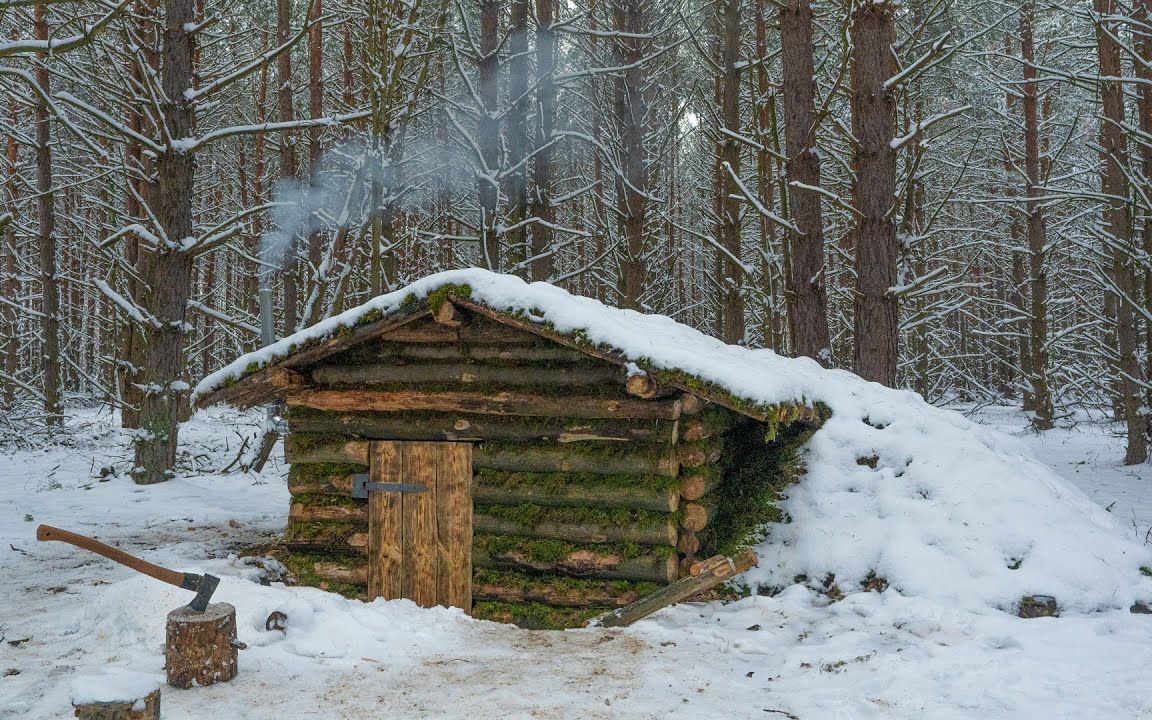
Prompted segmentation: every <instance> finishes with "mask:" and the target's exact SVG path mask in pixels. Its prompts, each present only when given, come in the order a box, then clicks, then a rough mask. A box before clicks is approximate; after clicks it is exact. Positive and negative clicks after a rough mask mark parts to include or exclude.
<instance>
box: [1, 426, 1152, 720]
mask: <svg viewBox="0 0 1152 720" xmlns="http://www.w3.org/2000/svg"><path fill="white" fill-rule="evenodd" d="M977 418H978V419H979V420H980V421H982V422H984V423H987V424H990V425H995V426H997V427H998V428H999V429H1000V430H1003V431H1006V432H1008V433H1010V434H1016V435H1017V436H1018V440H1019V441H1021V442H1022V443H1023V445H1025V446H1029V447H1030V448H1031V449H1032V451H1033V453H1034V454H1036V455H1037V456H1038V457H1040V458H1041V459H1043V460H1044V461H1046V462H1048V463H1049V464H1051V465H1053V466H1054V467H1055V468H1056V470H1057V471H1058V472H1059V473H1060V475H1062V476H1063V477H1064V478H1066V479H1068V480H1070V481H1072V482H1073V483H1075V484H1076V485H1078V486H1079V487H1080V488H1081V489H1083V490H1084V491H1085V492H1086V493H1087V494H1088V496H1090V497H1091V498H1092V499H1093V500H1094V501H1095V502H1096V503H1098V504H1099V505H1101V506H1103V507H1110V511H1111V513H1112V514H1113V515H1114V516H1115V517H1116V518H1117V519H1118V520H1120V521H1121V522H1120V526H1119V528H1114V527H1103V526H1101V528H1100V529H1099V531H1100V532H1108V533H1124V534H1126V535H1129V537H1130V538H1131V539H1139V541H1140V542H1141V543H1143V536H1144V534H1145V533H1146V532H1147V529H1148V527H1149V526H1150V525H1152V469H1150V468H1149V467H1147V466H1144V467H1140V468H1135V469H1124V468H1122V467H1121V466H1120V465H1119V464H1118V462H1117V459H1118V458H1119V457H1120V456H1121V445H1120V441H1119V439H1118V438H1116V437H1114V436H1113V435H1112V434H1111V429H1110V428H1108V427H1104V426H1100V425H1092V424H1081V425H1079V426H1078V427H1077V428H1076V429H1073V430H1057V431H1053V432H1051V433H1048V434H1047V435H1046V436H1044V437H1042V438H1039V437H1037V436H1035V435H1032V434H1030V433H1027V432H1025V431H1023V428H1024V425H1025V421H1024V418H1023V416H1022V415H1020V414H1019V413H1017V412H1015V411H1013V410H1010V409H1001V408H993V409H985V410H983V411H981V412H980V413H979V414H978V415H977ZM258 421H259V417H258V414H246V415H244V414H238V413H234V412H229V411H213V412H210V413H200V414H199V415H198V416H197V417H196V418H195V419H194V420H193V421H192V422H191V423H189V425H188V426H187V427H186V428H185V433H184V438H185V446H184V447H185V452H184V454H183V456H182V460H181V462H182V466H183V467H184V470H183V471H182V472H181V474H180V476H179V477H178V478H177V479H175V480H173V481H171V482H169V483H166V484H163V485H160V486H154V487H147V488H141V487H137V486H134V485H133V484H132V483H131V481H130V480H128V479H127V478H125V477H124V474H123V471H124V470H125V469H127V467H128V460H129V457H130V455H129V448H128V444H127V440H126V439H125V438H124V437H123V436H122V435H121V434H120V433H119V432H118V431H116V430H114V429H113V425H112V423H111V422H110V420H109V419H108V418H107V417H106V416H105V417H101V416H98V415H96V414H94V413H92V412H78V413H75V414H74V416H73V417H72V418H71V419H70V421H69V431H68V432H66V433H61V436H62V437H66V438H68V444H67V445H63V446H57V447H53V448H49V449H46V450H4V449H3V448H0V547H2V548H3V550H2V552H3V556H2V557H3V560H2V561H0V573H2V575H3V577H2V578H0V635H2V636H3V641H2V642H0V675H2V677H0V717H5V718H7V717H11V718H28V719H29V720H41V719H49V718H51V719H55V718H66V717H70V716H71V708H70V704H69V695H70V688H71V686H72V681H73V680H75V679H76V678H77V677H82V676H87V675H93V674H97V673H99V672H101V671H102V670H103V669H104V668H108V667H115V668H130V669H133V670H139V671H142V672H148V673H157V672H160V671H161V668H162V665H163V657H162V643H163V634H164V633H163V627H164V619H165V615H166V614H167V612H168V611H169V610H171V609H174V608H176V607H178V606H180V605H182V604H184V603H186V602H187V600H188V599H189V593H187V592H185V591H181V590H178V589H176V588H171V587H167V586H164V585H161V584H160V583H157V582H156V581H154V580H151V579H149V578H145V577H142V576H139V575H136V574H135V573H132V572H131V571H129V570H126V569H123V568H120V567H118V566H116V565H113V564H112V563H109V562H106V561H104V560H103V559H101V558H99V557H96V556H93V555H90V554H87V553H84V552H83V551H80V550H77V549H75V548H72V547H70V546H66V545H61V544H57V543H45V544H40V543H37V542H36V541H35V540H34V530H35V527H36V525H37V524H38V523H41V522H44V523H48V524H52V525H57V526H61V527H64V528H67V529H73V530H76V531H79V532H81V533H86V534H91V535H96V536H99V537H100V538H101V539H103V540H104V541H106V542H111V543H114V544H119V545H120V546H121V547H123V548H124V549H125V550H127V551H129V552H133V553H136V554H139V555H141V556H143V557H145V558H147V559H149V560H152V561H154V562H157V563H160V564H163V565H168V566H172V567H176V568H179V569H182V570H189V571H208V572H212V573H214V574H216V575H219V576H221V577H222V578H223V582H222V584H221V586H220V589H219V590H218V591H217V599H219V600H222V601H228V602H231V603H233V604H235V605H236V606H237V608H238V617H239V633H240V639H241V640H242V641H243V642H245V643H247V644H248V649H247V650H244V651H242V652H241V656H240V662H241V671H240V675H239V676H238V677H237V678H236V679H235V680H234V681H232V682H231V683H227V684H221V685H216V686H213V687H209V688H197V689H193V690H186V691H182V690H175V689H172V688H168V687H165V688H164V690H163V708H164V717H165V718H167V720H181V719H184V718H198V719H199V718H205V717H207V718H245V719H251V720H256V719H259V718H276V719H277V720H299V719H302V718H325V719H326V720H327V719H330V718H347V719H349V720H352V719H355V718H373V719H376V718H381V717H390V718H470V719H476V720H482V719H484V718H499V719H500V720H515V719H519V718H537V719H542V718H646V719H647V718H653V717H684V718H693V719H694V720H695V719H702V720H708V719H711V718H766V719H770V718H789V717H795V718H803V719H804V720H811V719H814V718H981V720H985V719H992V718H1022V719H1023V718H1027V719H1032V718H1045V719H1050V718H1077V719H1078V720H1079V719H1082V718H1094V719H1095V718H1102V719H1111V718H1116V719H1120V718H1152V680H1149V679H1148V678H1149V670H1150V668H1152V616H1148V615H1134V614H1131V613H1129V612H1127V611H1126V610H1121V609H1116V608H1112V609H1106V610H1098V611H1079V612H1067V613H1065V614H1064V616H1063V617H1060V618H1044V619H1035V620H1021V619H1019V618H1016V617H1014V616H1012V615H1011V614H1010V613H1007V612H1002V611H1000V610H997V609H995V608H993V607H988V606H984V605H979V604H972V603H964V602H949V601H946V600H944V599H942V598H945V597H948V596H949V593H952V594H955V593H954V592H953V591H951V590H950V591H949V593H943V594H942V593H932V592H928V593H923V594H919V593H918V594H913V593H908V594H903V595H902V594H900V593H898V592H895V591H894V590H888V591H886V592H883V593H877V592H854V593H850V594H848V595H847V597H846V598H845V599H843V600H841V601H839V602H834V603H832V602H829V601H828V600H827V598H826V597H825V596H824V595H821V594H818V593H817V592H815V591H814V590H812V589H810V588H808V587H804V586H801V585H793V586H791V587H788V588H786V589H784V591H783V592H781V593H780V594H778V595H776V596H774V597H766V596H755V597H750V598H747V599H745V600H741V601H739V602H734V603H729V604H720V603H709V604H684V605H680V606H678V607H674V608H671V609H669V610H667V611H664V612H662V613H660V614H659V615H657V616H655V617H654V618H652V619H649V620H646V621H644V622H642V623H640V624H638V625H637V626H635V627H633V628H630V629H627V630H576V631H568V632H564V633H555V632H531V631H525V630H519V629H517V628H514V627H509V626H504V625H498V624H495V623H489V622H481V621H474V620H471V619H469V618H467V617H465V616H463V615H462V614H461V613H459V612H457V611H450V610H421V609H418V608H416V607H415V606H414V605H412V604H411V603H408V602H406V601H394V602H383V601H377V602H375V603H372V604H363V603H357V602H352V601H347V600H344V599H343V598H340V597H338V596H334V595H329V594H326V593H323V592H321V591H318V590H315V589H310V588H286V587H283V586H280V585H277V584H273V585H271V586H264V585H260V584H258V583H257V582H256V579H257V578H258V572H257V570H256V569H255V568H253V567H252V566H250V565H246V564H244V563H243V562H241V561H239V560H237V559H236V557H235V555H236V554H237V553H241V552H243V551H244V550H245V549H246V548H250V547H253V546H256V545H259V544H260V543H261V542H264V541H266V540H267V539H268V538H269V537H270V536H272V535H274V534H275V533H276V532H278V531H279V530H280V529H282V527H283V526H284V523H285V515H286V512H287V509H288V502H287V492H286V490H285V487H284V483H283V468H282V467H280V466H278V465H276V464H275V463H273V464H272V465H271V466H270V467H269V468H268V469H267V470H266V471H265V473H264V474H263V475H262V476H260V477H252V476H247V475H243V474H230V475H220V474H218V473H217V472H216V470H218V469H219V468H221V467H223V466H225V465H227V464H228V463H229V462H231V460H232V459H233V457H234V456H235V454H236V452H237V450H238V447H239V442H240V439H239V435H238V434H237V430H238V429H240V430H244V429H245V428H246V429H247V431H249V432H254V431H255V427H256V424H257V423H258ZM245 423H246V424H247V425H246V426H244V427H242V425H244V424H245ZM990 437H992V438H993V440H994V441H995V442H1000V441H999V440H996V439H995V438H997V437H1000V436H998V435H995V434H993V435H992V436H990ZM1005 442H1009V443H1012V444H1011V446H1009V447H1008V448H1007V451H1008V452H1015V446H1016V445H1017V443H1015V442H1013V441H1007V440H1005ZM880 449H881V450H882V449H883V448H880ZM817 452H820V451H819V450H817ZM277 456H278V455H277ZM886 459H888V460H890V459H891V458H886ZM108 466H112V467H115V468H117V469H118V471H119V473H118V475H116V476H109V477H105V478H103V480H104V481H101V480H102V479H101V478H100V474H101V468H103V467H108ZM883 470H884V468H883V463H881V467H880V468H879V471H878V472H877V477H879V478H880V479H879V480H876V481H875V482H876V487H878V488H880V489H883V488H884V487H885V483H889V484H890V483H891V482H893V481H894V480H893V478H899V477H900V475H899V473H893V474H892V476H891V477H889V476H888V475H887V474H885V473H884V472H883ZM861 472H863V469H862V470H861ZM861 477H863V478H864V480H865V481H867V479H868V478H867V477H865V476H861ZM817 479H818V478H817ZM857 480H860V479H859V478H857ZM1000 481H1001V482H1003V483H1011V482H1013V478H1012V477H1004V478H1000ZM1031 481H1032V480H1030V482H1031ZM857 484H859V483H857ZM861 489H862V490H865V492H864V493H863V495H865V496H868V490H869V488H868V487H864V486H861V487H858V488H857V490H861ZM850 490H851V489H849V491H850ZM1057 490H1059V491H1060V492H1059V493H1058V495H1059V496H1060V497H1063V498H1066V499H1067V503H1068V507H1072V508H1075V507H1078V502H1079V499H1078V498H1080V496H1079V495H1075V496H1073V495H1072V494H1071V493H1069V492H1067V491H1066V490H1064V489H1063V488H1057ZM934 491H936V490H935V489H934ZM1009 495H1010V494H1009ZM1080 499H1082V498H1080ZM925 500H929V499H928V498H925ZM1043 500H1044V502H1042V503H1040V504H1039V505H1038V507H1039V509H1038V510H1037V511H1036V513H1033V515H1039V513H1040V512H1041V511H1043V510H1044V508H1047V507H1050V506H1049V505H1047V504H1046V503H1048V502H1049V500H1050V498H1048V497H1047V496H1045V498H1043ZM794 501H795V502H796V503H803V502H804V499H803V494H802V493H798V495H797V497H796V498H794ZM869 502H876V499H875V498H869ZM886 502H888V503H890V502H891V498H888V499H885V498H884V497H883V493H879V504H878V505H877V506H876V507H877V508H879V510H880V511H883V512H887V511H891V510H892V509H893V508H897V509H899V508H900V506H899V505H891V504H885V503H886ZM937 502H940V503H945V502H952V500H950V499H948V498H938V499H937ZM971 502H972V503H973V504H976V505H979V504H980V503H982V502H984V503H986V502H988V501H987V499H985V498H981V497H973V498H971ZM836 507H838V506H836V505H835V504H833V505H831V506H829V508H830V509H835V508H836ZM867 507H868V508H869V512H871V511H872V510H873V509H874V508H872V506H871V505H869V506H867ZM995 510H996V508H989V512H993V511H995ZM1013 510H1014V511H1016V512H1020V507H1019V506H1013ZM917 512H918V511H917ZM1024 512H1027V509H1026V508H1025V510H1024ZM953 516H954V517H958V518H960V517H964V516H962V515H953ZM907 517H909V518H913V519H914V518H916V517H919V516H918V515H916V514H915V512H912V513H911V514H909V515H908V516H907ZM1016 520H1017V521H1018V522H1019V526H1020V527H1022V528H1028V527H1032V526H1035V527H1038V528H1041V529H1043V528H1042V526H1043V522H1044V520H1045V518H1044V517H1042V516H1037V517H1033V516H1028V517H1018V518H1016ZM813 522H816V521H815V520H814V521H813ZM1097 525H1100V523H1096V524H1093V525H1091V526H1088V525H1085V526H1084V527H1081V526H1080V525H1077V526H1076V529H1077V532H1087V530H1085V528H1088V529H1091V530H1092V531H1093V532H1095V531H1096V529H1098V528H1097V527H1096V526H1097ZM1105 525H1106V524H1105ZM1126 528H1128V529H1130V533H1129V530H1128V529H1126ZM938 530H939V531H940V532H941V533H947V532H949V529H948V528H938ZM1045 531H1047V530H1045ZM957 537H960V536H957ZM908 538H909V539H914V538H915V535H913V534H910V535H909V536H908ZM799 540H800V541H801V544H803V542H807V540H805V539H804V538H799ZM1072 540H1073V541H1075V540H1076V538H1072ZM1026 541H1027V538H1024V539H1023V540H1022V545H1023V546H1026V545H1027V542H1026ZM828 542H830V543H835V542H841V543H844V544H845V545H848V544H851V540H846V539H844V538H836V537H829V538H828ZM884 547H889V546H884ZM1114 560H1115V559H1114V558H1104V559H1102V562H1104V563H1105V564H1107V563H1110V562H1113V561H1114ZM768 562H771V558H770V553H766V554H765V558H764V560H763V561H762V564H765V563H768ZM1025 562H1026V563H1027V561H1025ZM895 569H896V570H897V571H898V572H900V571H901V569H900V568H898V567H897V568H895ZM993 570H995V569H994V568H991V569H989V577H990V578H995V577H997V576H996V573H995V572H993ZM990 581H991V580H990ZM273 610H280V611H282V612H284V613H286V614H287V616H288V627H287V631H286V632H283V633H281V632H279V631H275V630H274V631H266V630H265V629H264V621H265V618H266V617H267V616H268V614H269V613H270V612H272V611H273Z"/></svg>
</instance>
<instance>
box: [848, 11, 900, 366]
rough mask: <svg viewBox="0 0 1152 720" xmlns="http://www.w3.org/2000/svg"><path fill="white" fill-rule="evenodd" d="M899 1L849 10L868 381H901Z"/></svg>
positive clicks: (860, 319)
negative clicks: (896, 144) (896, 207)
mask: <svg viewBox="0 0 1152 720" xmlns="http://www.w3.org/2000/svg"><path fill="white" fill-rule="evenodd" d="M895 13H896V5H895V3H893V2H891V0H877V1H876V2H867V3H861V4H858V5H856V6H855V8H854V9H853V11H852V27H851V31H850V34H851V38H852V134H853V136H854V137H855V140H856V147H855V152H854V154H853V162H852V165H853V169H854V170H855V173H856V179H855V185H854V193H853V194H854V198H855V204H856V212H857V213H858V217H857V220H856V227H855V230H854V237H853V240H854V241H855V246H856V257H855V269H856V297H855V303H854V305H855V319H854V320H855V321H854V324H853V342H854V345H855V368H856V372H857V374H859V375H860V376H861V377H863V378H864V379H865V380H872V381H874V382H879V383H883V384H884V385H888V386H890V387H891V386H894V385H895V384H896V363H897V347H898V342H899V326H898V319H899V309H898V305H897V299H896V296H895V295H893V294H892V292H891V289H892V288H893V287H894V286H895V285H896V262H897V257H898V247H897V243H896V225H895V223H894V222H893V218H892V214H893V207H892V206H893V203H894V201H895V200H894V199H895V194H896V150H895V149H894V148H893V147H892V140H893V138H895V136H896V99H895V89H894V88H890V87H885V82H886V81H887V80H888V78H890V77H892V76H894V75H895V74H896V63H895V58H894V56H893V51H892V45H893V43H895V42H896V20H895Z"/></svg>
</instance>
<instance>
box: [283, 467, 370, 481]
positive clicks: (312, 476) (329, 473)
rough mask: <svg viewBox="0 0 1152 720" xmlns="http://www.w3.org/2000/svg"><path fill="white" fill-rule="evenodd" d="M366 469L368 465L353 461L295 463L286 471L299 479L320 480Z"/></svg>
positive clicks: (352, 473)
mask: <svg viewBox="0 0 1152 720" xmlns="http://www.w3.org/2000/svg"><path fill="white" fill-rule="evenodd" d="M367 471H368V466H366V465H357V464H355V463H297V464H295V465H293V466H292V468H291V469H290V470H289V471H288V472H289V473H291V474H292V475H295V476H296V477H298V478H299V479H300V480H322V479H324V478H330V477H344V476H346V475H355V474H356V473H363V472H367Z"/></svg>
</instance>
